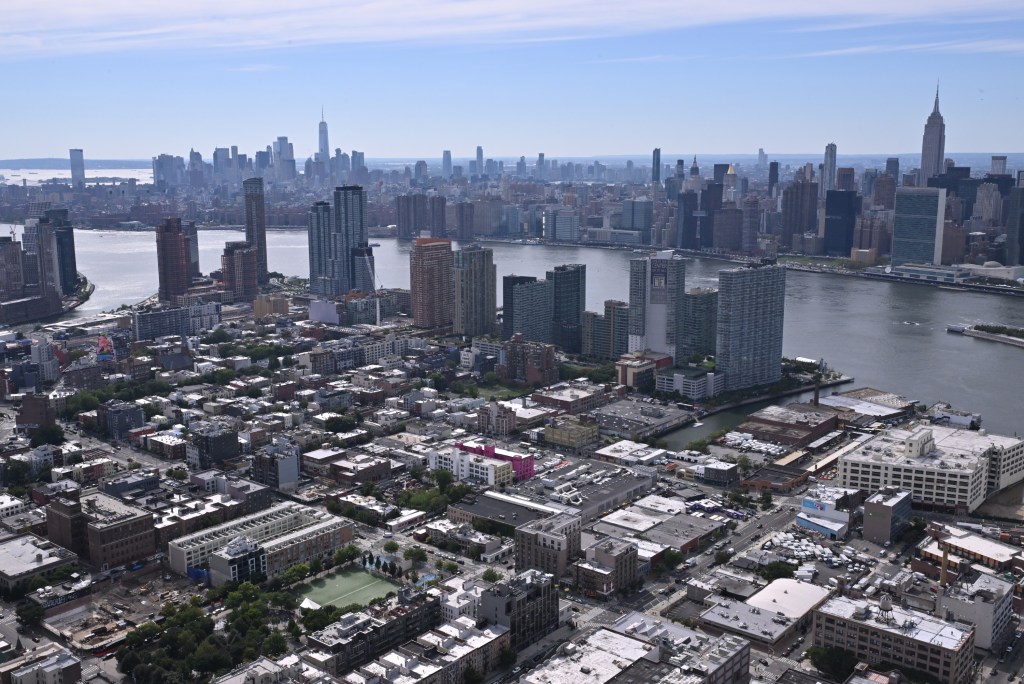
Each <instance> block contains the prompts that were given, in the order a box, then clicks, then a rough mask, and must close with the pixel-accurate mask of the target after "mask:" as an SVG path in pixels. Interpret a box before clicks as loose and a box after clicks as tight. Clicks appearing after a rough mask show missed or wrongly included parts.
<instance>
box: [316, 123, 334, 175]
mask: <svg viewBox="0 0 1024 684" xmlns="http://www.w3.org/2000/svg"><path fill="white" fill-rule="evenodd" d="M319 142H320V145H319V149H318V151H317V159H316V160H317V161H318V162H324V163H326V162H328V161H329V160H330V158H331V145H330V143H328V141H327V122H326V121H324V114H323V111H321V112H320V130H319Z"/></svg>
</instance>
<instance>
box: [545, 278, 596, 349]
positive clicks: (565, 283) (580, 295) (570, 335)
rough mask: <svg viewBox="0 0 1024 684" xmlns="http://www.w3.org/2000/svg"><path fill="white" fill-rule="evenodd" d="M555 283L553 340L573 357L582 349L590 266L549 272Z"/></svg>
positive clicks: (552, 320)
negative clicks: (588, 268)
mask: <svg viewBox="0 0 1024 684" xmlns="http://www.w3.org/2000/svg"><path fill="white" fill-rule="evenodd" d="M547 280H548V282H549V283H551V298H552V300H551V339H553V340H554V343H555V344H556V345H558V346H559V347H561V348H562V349H563V350H564V351H566V352H569V353H570V354H578V353H580V349H581V347H582V337H581V334H582V327H581V326H582V324H583V311H584V310H585V309H586V308H587V267H586V265H585V264H563V265H561V266H556V267H555V268H554V270H551V271H548V272H547Z"/></svg>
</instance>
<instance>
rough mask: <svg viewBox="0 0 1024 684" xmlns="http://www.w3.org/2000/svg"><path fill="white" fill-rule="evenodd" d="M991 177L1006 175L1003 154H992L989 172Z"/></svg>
mask: <svg viewBox="0 0 1024 684" xmlns="http://www.w3.org/2000/svg"><path fill="white" fill-rule="evenodd" d="M989 173H991V174H992V175H993V176H1005V175H1006V155H1005V154H999V155H997V154H993V155H992V170H991V171H990V172H989Z"/></svg>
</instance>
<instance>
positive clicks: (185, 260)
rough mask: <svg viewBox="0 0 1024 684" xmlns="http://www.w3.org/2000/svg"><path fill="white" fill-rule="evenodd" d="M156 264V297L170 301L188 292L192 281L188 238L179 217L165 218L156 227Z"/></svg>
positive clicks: (163, 300)
mask: <svg viewBox="0 0 1024 684" xmlns="http://www.w3.org/2000/svg"><path fill="white" fill-rule="evenodd" d="M156 266H157V276H158V279H159V283H160V287H159V293H158V295H157V296H158V297H159V298H160V301H162V302H170V301H172V300H173V298H174V297H176V296H179V295H183V294H185V293H186V292H188V286H189V285H190V284H191V282H192V278H191V276H190V275H189V274H190V272H191V270H192V268H191V261H190V259H189V255H188V239H187V238H186V236H185V233H183V232H182V230H181V219H180V218H167V219H164V222H163V223H161V224H160V225H159V226H157V228H156Z"/></svg>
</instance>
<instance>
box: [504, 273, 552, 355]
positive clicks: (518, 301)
mask: <svg viewBox="0 0 1024 684" xmlns="http://www.w3.org/2000/svg"><path fill="white" fill-rule="evenodd" d="M551 289H552V288H551V283H550V282H549V281H547V280H532V281H528V282H525V283H521V284H518V285H516V286H515V287H514V288H513V289H512V334H520V335H522V336H523V339H524V340H527V341H530V342H544V343H546V344H553V343H554V339H553V338H552V334H551V333H552V325H551V316H552V313H551V311H552V304H553V297H552V292H551ZM503 307H504V309H503V310H504V311H508V310H509V307H508V304H504V303H503Z"/></svg>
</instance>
